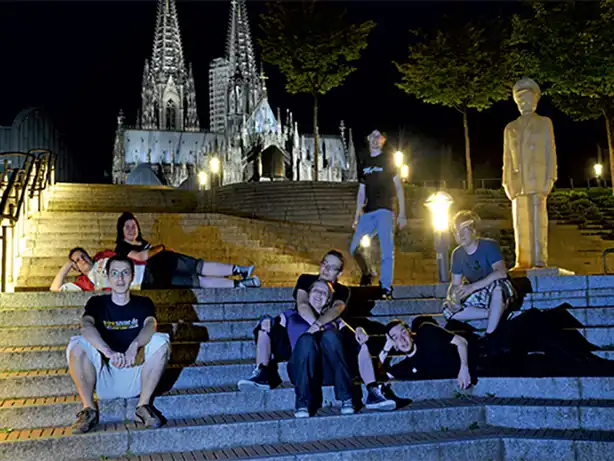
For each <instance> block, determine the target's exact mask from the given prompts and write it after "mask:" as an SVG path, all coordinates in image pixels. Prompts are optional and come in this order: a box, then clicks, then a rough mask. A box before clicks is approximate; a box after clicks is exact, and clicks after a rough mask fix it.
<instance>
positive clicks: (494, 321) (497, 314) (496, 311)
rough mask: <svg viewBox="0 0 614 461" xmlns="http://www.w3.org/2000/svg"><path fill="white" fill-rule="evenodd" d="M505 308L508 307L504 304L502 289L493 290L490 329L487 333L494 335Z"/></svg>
mask: <svg viewBox="0 0 614 461" xmlns="http://www.w3.org/2000/svg"><path fill="white" fill-rule="evenodd" d="M505 308H506V305H505V303H504V302H503V292H502V290H501V287H497V288H495V289H494V290H493V292H492V296H491V298H490V309H488V311H489V315H488V327H487V328H486V333H492V332H493V331H495V330H496V329H497V326H498V325H499V321H500V320H501V317H502V316H503V312H504V311H505Z"/></svg>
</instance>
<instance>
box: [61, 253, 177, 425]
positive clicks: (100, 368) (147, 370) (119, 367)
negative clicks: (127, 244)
mask: <svg viewBox="0 0 614 461" xmlns="http://www.w3.org/2000/svg"><path fill="white" fill-rule="evenodd" d="M107 274H108V277H109V284H110V285H111V294H110V295H103V296H94V297H92V298H90V299H89V300H88V302H87V304H86V305H85V312H84V314H83V317H82V319H81V336H73V337H72V338H71V340H70V344H69V345H68V348H67V350H66V356H67V359H68V365H69V369H70V375H71V377H72V378H73V381H74V383H75V386H76V387H77V392H78V393H79V397H80V398H81V401H82V402H83V410H81V411H80V412H79V414H78V415H77V421H75V423H74V424H73V426H72V430H73V433H84V432H88V431H90V430H91V429H92V428H93V427H94V426H95V425H96V424H97V423H98V409H97V406H96V404H95V403H94V390H96V394H97V396H98V398H99V399H116V398H125V399H127V398H132V397H136V396H139V401H138V403H137V407H136V414H135V420H136V421H137V422H140V423H142V424H144V425H145V427H160V426H161V425H162V420H161V418H160V417H159V415H158V412H157V410H156V409H155V408H154V407H153V405H151V398H152V396H153V393H154V390H155V389H156V386H157V385H158V382H159V381H160V377H161V376H162V373H163V372H164V369H165V368H166V364H167V362H168V359H169V355H170V340H169V336H168V335H167V334H166V333H156V315H155V306H154V304H153V302H152V301H151V300H150V299H149V298H146V297H143V296H131V295H130V283H131V282H132V279H133V277H134V263H132V261H130V260H129V259H127V258H121V257H119V256H113V257H111V258H109V260H108V262H107Z"/></svg>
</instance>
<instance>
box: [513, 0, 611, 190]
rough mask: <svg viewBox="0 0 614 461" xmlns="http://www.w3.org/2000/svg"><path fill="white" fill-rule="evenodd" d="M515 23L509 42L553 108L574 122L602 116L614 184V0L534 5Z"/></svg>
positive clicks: (517, 17)
mask: <svg viewBox="0 0 614 461" xmlns="http://www.w3.org/2000/svg"><path fill="white" fill-rule="evenodd" d="M512 22H513V33H512V40H511V44H512V45H513V46H514V47H516V49H517V53H518V54H519V55H520V56H522V61H523V65H524V67H525V69H526V72H530V73H531V74H532V75H533V76H534V77H535V79H536V80H538V81H539V83H540V85H543V86H544V94H547V95H549V96H550V97H551V98H552V101H553V102H554V104H555V106H556V107H557V108H558V109H560V110H561V111H562V112H564V113H565V114H567V115H568V116H570V117H571V118H572V119H574V120H591V119H593V120H595V119H599V118H601V117H603V118H604V121H605V129H606V134H607V139H608V150H609V158H610V175H611V177H612V180H613V181H614V141H613V133H612V131H613V127H612V120H613V118H614V53H612V51H613V48H612V43H614V1H613V0H603V1H601V2H598V3H597V2H577V3H576V2H572V1H567V2H564V3H547V4H542V3H534V4H531V5H530V7H529V9H528V12H527V14H524V15H517V16H515V17H514V18H513V21H512ZM612 187H613V189H612V192H613V194H614V183H613V186H612Z"/></svg>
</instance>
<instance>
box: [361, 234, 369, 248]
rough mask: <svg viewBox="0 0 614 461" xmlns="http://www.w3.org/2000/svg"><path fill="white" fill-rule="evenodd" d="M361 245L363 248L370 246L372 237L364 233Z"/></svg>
mask: <svg viewBox="0 0 614 461" xmlns="http://www.w3.org/2000/svg"><path fill="white" fill-rule="evenodd" d="M360 246H361V247H363V248H369V247H370V246H371V237H369V236H368V235H363V236H362V238H361V239H360Z"/></svg>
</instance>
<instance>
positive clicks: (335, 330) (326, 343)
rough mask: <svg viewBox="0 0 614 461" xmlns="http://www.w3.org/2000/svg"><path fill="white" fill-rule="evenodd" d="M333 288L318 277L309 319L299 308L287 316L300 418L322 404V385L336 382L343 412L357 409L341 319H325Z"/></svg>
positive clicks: (311, 295) (290, 370)
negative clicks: (310, 319) (354, 403)
mask: <svg viewBox="0 0 614 461" xmlns="http://www.w3.org/2000/svg"><path fill="white" fill-rule="evenodd" d="M333 294H334V289H333V285H332V284H331V283H330V282H326V281H324V280H317V281H316V282H315V283H314V284H313V285H312V286H311V288H310V289H309V294H308V302H309V304H308V305H309V308H310V309H311V310H312V316H313V317H314V318H315V319H316V320H315V321H314V322H312V323H309V322H308V321H307V320H306V319H305V318H303V316H302V315H301V313H300V312H299V311H298V310H297V311H296V312H294V313H293V314H291V315H289V316H288V324H287V329H288V337H289V339H290V346H291V347H292V356H291V357H290V361H289V362H288V374H289V376H290V381H291V382H292V383H293V384H294V392H295V394H296V412H295V413H294V415H295V416H296V417H297V418H308V417H309V416H311V415H313V414H315V413H316V411H317V410H318V408H320V406H321V404H322V386H323V385H326V384H333V385H334V387H335V397H336V399H337V400H340V401H341V414H344V415H350V414H353V413H354V406H353V402H352V376H351V374H350V367H349V365H348V361H347V360H346V351H345V347H344V341H343V337H342V335H341V333H340V331H339V325H340V324H341V320H340V319H337V320H334V321H332V322H329V321H327V320H324V319H325V317H326V311H327V310H328V309H329V308H331V307H332V306H331V305H332V301H333Z"/></svg>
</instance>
